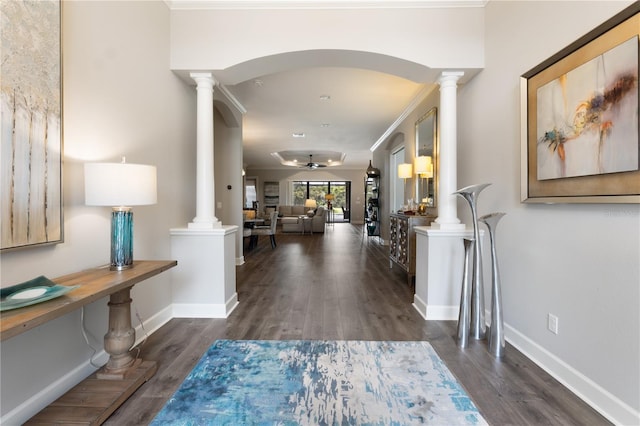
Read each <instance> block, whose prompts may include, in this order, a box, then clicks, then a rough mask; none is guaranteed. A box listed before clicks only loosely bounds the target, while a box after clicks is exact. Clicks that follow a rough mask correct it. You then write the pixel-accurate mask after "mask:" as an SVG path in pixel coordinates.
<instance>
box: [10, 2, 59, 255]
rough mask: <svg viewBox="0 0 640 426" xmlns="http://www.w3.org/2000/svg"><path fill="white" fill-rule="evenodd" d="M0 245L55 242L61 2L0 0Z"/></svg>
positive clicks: (57, 227) (13, 247) (57, 207)
mask: <svg viewBox="0 0 640 426" xmlns="http://www.w3.org/2000/svg"><path fill="white" fill-rule="evenodd" d="M0 8H1V9H0V12H1V14H2V27H1V29H0V43H1V44H2V49H1V52H2V53H1V55H2V82H1V93H0V111H1V116H2V123H1V131H2V137H1V141H2V147H1V149H2V151H1V154H0V162H1V164H0V172H1V174H2V175H1V177H0V185H1V186H0V209H1V210H0V220H1V222H2V223H1V226H2V228H1V245H0V248H1V249H3V250H5V249H15V248H21V247H29V246H33V245H40V244H49V243H57V242H61V241H62V224H63V221H62V125H61V123H62V120H61V117H62V101H61V94H62V90H61V86H62V84H61V82H62V79H61V61H60V50H61V49H60V46H61V45H60V40H61V38H60V1H59V0H41V1H21V0H15V1H3V2H0Z"/></svg>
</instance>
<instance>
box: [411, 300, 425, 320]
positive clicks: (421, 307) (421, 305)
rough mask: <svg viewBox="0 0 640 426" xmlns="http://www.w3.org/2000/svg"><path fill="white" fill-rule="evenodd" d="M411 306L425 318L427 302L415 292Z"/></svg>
mask: <svg viewBox="0 0 640 426" xmlns="http://www.w3.org/2000/svg"><path fill="white" fill-rule="evenodd" d="M413 307H414V308H415V309H416V311H418V313H419V314H420V316H421V317H422V318H424V319H425V320H426V319H427V304H426V303H425V301H424V300H422V299H421V298H420V296H418V295H417V294H414V295H413Z"/></svg>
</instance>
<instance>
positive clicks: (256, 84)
mask: <svg viewBox="0 0 640 426" xmlns="http://www.w3.org/2000/svg"><path fill="white" fill-rule="evenodd" d="M253 84H254V85H255V86H256V87H262V84H263V82H262V80H260V79H259V78H256V79H255V80H253Z"/></svg>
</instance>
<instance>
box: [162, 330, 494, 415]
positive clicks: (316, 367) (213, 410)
mask: <svg viewBox="0 0 640 426" xmlns="http://www.w3.org/2000/svg"><path fill="white" fill-rule="evenodd" d="M151 424H152V425H156V426H159V425H163V426H164V425H185V426H186V425H189V426H195V425H385V426H386V425H415V424H428V425H447V426H450V425H486V424H487V423H486V421H485V420H484V419H483V418H482V416H481V415H480V413H478V410H477V409H476V407H475V405H474V404H473V402H472V401H471V399H470V398H469V396H468V395H467V394H466V393H465V391H464V390H463V389H462V387H461V386H460V384H459V383H458V382H457V381H456V379H455V378H454V377H453V375H452V374H451V372H450V371H449V370H448V369H447V367H446V366H445V365H444V363H443V362H442V360H441V359H440V358H439V357H438V355H437V354H436V352H435V351H434V350H433V348H432V347H431V345H429V343H427V342H366V341H307V340H294V341H261V340H250V341H237V340H218V341H216V342H215V343H214V344H213V345H212V346H211V347H210V348H209V349H208V351H207V352H206V353H205V354H204V355H203V357H202V358H201V359H200V361H199V362H198V364H197V365H196V366H195V367H194V369H193V370H192V371H191V373H189V375H188V376H187V378H186V379H185V381H184V382H183V383H182V385H181V386H180V388H179V389H178V390H177V391H176V393H175V394H174V395H173V397H172V398H171V399H170V400H169V401H168V402H167V404H166V405H165V406H164V407H163V408H162V410H161V411H160V413H158V415H157V416H156V418H155V419H154V420H153V422H152V423H151Z"/></svg>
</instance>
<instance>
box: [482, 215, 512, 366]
mask: <svg viewBox="0 0 640 426" xmlns="http://www.w3.org/2000/svg"><path fill="white" fill-rule="evenodd" d="M504 215H505V213H491V214H487V215H484V216H482V217H481V218H479V219H478V220H479V221H480V222H482V223H484V224H485V225H487V228H489V239H490V241H491V277H492V280H491V326H490V327H489V352H490V353H491V355H493V356H495V357H496V358H501V357H502V356H503V355H504V346H505V345H504V321H503V318H502V292H501V290H500V273H499V271H498V258H497V256H496V237H495V233H496V227H497V226H498V222H499V221H500V219H502V217H503V216H504Z"/></svg>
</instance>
